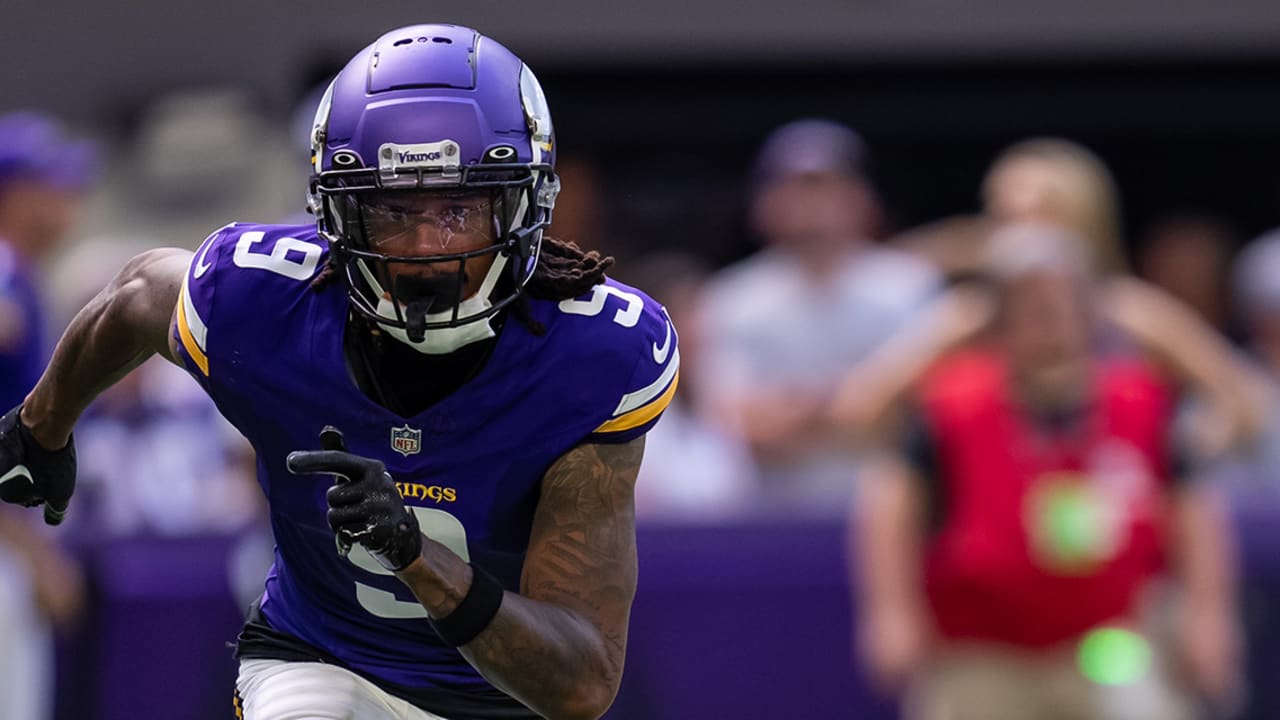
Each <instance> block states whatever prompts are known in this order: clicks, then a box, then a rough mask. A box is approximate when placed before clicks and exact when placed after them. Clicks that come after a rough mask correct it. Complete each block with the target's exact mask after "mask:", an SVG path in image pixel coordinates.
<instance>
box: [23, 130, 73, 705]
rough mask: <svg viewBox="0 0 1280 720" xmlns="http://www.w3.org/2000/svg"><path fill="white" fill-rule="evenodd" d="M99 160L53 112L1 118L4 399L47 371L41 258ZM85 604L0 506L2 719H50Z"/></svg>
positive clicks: (58, 239) (38, 536)
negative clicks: (64, 632) (62, 640)
mask: <svg viewBox="0 0 1280 720" xmlns="http://www.w3.org/2000/svg"><path fill="white" fill-rule="evenodd" d="M93 165H94V149H93V147H92V146H91V145H89V144H88V143H86V142H78V141H74V140H72V139H71V138H69V137H68V136H67V135H66V133H65V132H64V131H63V129H62V127H61V125H60V124H59V123H58V122H57V121H55V120H54V119H53V118H51V117H48V116H46V115H42V114H39V113H34V112H21V113H11V114H8V115H0V402H7V403H18V402H21V401H22V398H23V397H24V396H25V395H26V394H27V392H28V391H29V390H30V389H31V388H32V386H34V385H35V383H36V380H37V379H38V378H39V377H40V372H41V371H42V370H43V369H44V364H45V362H46V360H47V358H48V352H49V347H48V344H47V342H46V334H45V331H46V324H47V322H48V320H47V317H46V311H45V305H44V297H43V295H42V292H41V282H40V277H39V274H40V271H41V268H40V263H41V261H42V260H44V259H45V258H47V257H49V256H50V255H51V254H53V253H54V252H56V251H57V250H58V248H59V247H60V246H61V244H62V241H63V239H64V238H65V237H66V235H67V233H68V232H69V231H70V229H71V227H72V225H73V223H74V221H75V217H76V209H77V206H78V204H79V201H80V199H81V196H82V194H83V192H84V190H85V189H86V188H87V185H88V183H89V181H90V180H91V178H92V169H93ZM8 478H9V475H5V474H3V473H0V483H3V482H4V480H7V479H8ZM81 603H82V580H81V577H80V572H79V569H78V568H77V567H76V566H75V565H74V564H73V563H72V562H71V560H70V559H69V558H68V557H67V556H66V555H65V554H64V553H63V552H62V551H61V550H60V549H59V548H58V547H57V546H56V545H54V544H53V543H52V542H50V541H49V540H48V539H47V538H46V537H45V536H44V535H43V534H42V533H40V532H39V529H38V528H35V527H32V525H31V524H30V521H29V519H28V518H27V517H26V516H25V515H21V514H18V513H17V511H15V510H13V509H12V508H7V507H6V508H0V648H3V649H4V650H3V652H0V718H6V719H7V718H14V719H15V720H16V719H18V718H23V719H26V718H30V719H31V720H40V719H41V718H47V717H49V715H50V713H51V711H52V691H53V687H52V686H53V656H52V653H53V650H52V634H51V633H52V628H53V627H55V626H65V625H67V624H69V623H71V622H72V621H73V620H74V619H75V617H76V616H77V615H78V613H79V608H80V605H81Z"/></svg>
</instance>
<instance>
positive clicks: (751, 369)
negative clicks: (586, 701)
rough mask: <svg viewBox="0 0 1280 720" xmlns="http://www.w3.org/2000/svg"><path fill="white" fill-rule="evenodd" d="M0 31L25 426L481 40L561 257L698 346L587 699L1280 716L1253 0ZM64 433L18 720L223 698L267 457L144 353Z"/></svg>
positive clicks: (1274, 424)
mask: <svg viewBox="0 0 1280 720" xmlns="http://www.w3.org/2000/svg"><path fill="white" fill-rule="evenodd" d="M3 18H4V20H3V23H0V68H3V71H0V241H2V242H0V395H5V396H4V397H3V399H4V400H5V401H7V402H8V404H6V405H4V406H3V407H4V408H5V409H7V408H8V407H11V406H12V405H14V404H16V403H17V402H20V400H21V398H22V397H23V395H24V393H25V392H26V389H27V388H29V386H30V383H31V382H33V381H34V377H33V376H32V373H33V372H35V373H38V371H39V369H40V368H42V367H43V363H44V361H45V359H46V358H47V355H48V352H49V351H50V350H51V347H52V342H53V341H54V339H56V337H57V336H58V334H59V333H60V332H61V330H62V329H63V328H64V327H65V326H66V323H67V322H68V321H69V320H70V318H71V317H72V316H73V315H74V313H75V311H76V310H78V309H79V308H80V307H81V306H82V305H83V304H84V303H85V302H87V301H88V300H89V299H90V298H91V297H92V296H93V295H94V294H95V293H96V292H97V290H98V289H100V288H101V287H102V286H103V285H105V284H106V283H107V282H108V281H109V280H110V279H111V277H112V276H113V275H114V274H115V272H116V271H117V270H118V269H119V268H120V267H121V265H123V263H124V262H125V261H126V260H127V259H128V258H129V257H131V256H132V255H134V254H136V253H137V252H138V251H140V250H141V249H145V248H148V247H154V246H159V245H174V246H180V247H186V248H195V247H196V246H197V245H198V244H199V243H200V242H201V241H202V240H203V239H204V238H205V237H206V236H207V235H208V234H209V233H210V232H212V231H213V230H215V229H217V228H218V227H220V226H222V225H224V224H226V223H227V222H230V221H233V220H246V221H257V222H277V221H291V222H306V221H308V220H307V218H308V217H309V216H306V215H305V212H304V194H305V190H306V181H307V174H308V171H309V168H308V165H307V154H308V149H307V145H306V143H307V138H308V133H309V131H310V125H311V120H312V116H313V114H314V110H315V106H316V104H317V102H318V98H319V94H320V92H321V91H322V89H323V87H324V85H325V84H327V82H328V80H329V79H330V78H331V77H332V75H333V74H334V73H336V72H337V70H338V69H340V68H341V65H342V63H344V62H345V61H346V59H347V58H349V57H350V56H351V55H352V54H354V53H355V52H356V51H358V50H359V49H360V48H361V47H363V46H364V45H366V44H368V43H369V42H371V41H372V40H373V39H375V38H376V37H377V36H378V35H380V34H381V33H383V32H385V31H387V30H389V29H391V28H394V27H397V26H400V25H406V24H411V23H416V22H456V23H459V24H465V25H470V26H473V27H476V28H478V29H479V30H480V31H481V32H483V33H485V34H487V35H490V36H492V37H494V38H496V39H498V40H499V41H500V42H502V43H504V44H506V45H507V46H508V47H510V48H511V49H512V50H513V51H514V52H516V54H518V55H519V56H520V57H521V58H522V59H524V60H525V61H526V62H527V63H528V64H529V65H530V66H531V67H532V68H533V69H534V70H535V71H536V72H537V74H538V76H539V78H540V80H541V82H542V85H543V87H544V89H545V91H546V94H547V97H548V101H549V103H550V106H551V109H552V113H553V117H554V119H555V123H556V130H557V141H558V147H559V158H558V164H559V167H558V170H559V172H560V174H561V176H562V180H563V185H564V191H563V193H562V195H561V198H560V202H559V204H558V205H557V209H556V214H555V224H554V227H553V231H554V233H555V234H556V235H558V236H559V237H562V238H566V239H569V240H573V241H575V242H578V243H579V244H581V245H583V246H586V247H590V248H594V249H598V250H600V251H602V252H605V253H609V254H612V255H614V256H615V257H616V258H617V259H618V264H617V266H616V269H615V273H614V274H615V275H616V277H618V278H619V279H621V280H623V281H624V282H629V283H632V284H635V285H637V286H638V287H641V288H642V289H644V290H645V291H646V292H648V293H649V294H650V295H652V296H654V297H655V298H657V299H658V300H659V301H661V302H662V303H664V304H665V305H666V306H667V307H668V309H669V311H670V313H671V315H672V317H673V319H674V321H675V324H676V326H677V328H678V329H679V332H680V343H681V346H682V355H683V357H684V372H683V374H682V375H683V378H682V383H681V393H680V395H679V397H678V398H677V401H676V403H675V404H673V405H672V407H671V409H669V410H668V412H667V414H666V416H664V419H663V421H662V422H661V423H660V424H659V425H658V427H657V428H656V429H655V430H654V431H653V433H652V434H651V438H650V443H649V449H648V452H647V455H646V460H645V466H644V468H643V470H642V474H641V479H640V482H639V485H638V488H637V512H638V513H639V515H640V520H641V524H640V531H639V532H640V538H639V540H640V559H641V581H640V589H639V592H638V595H637V598H636V602H635V609H634V613H633V618H632V630H631V639H630V647H629V653H628V664H627V673H626V676H625V678H624V682H623V689H622V692H621V694H620V696H619V699H618V701H617V703H616V705H615V707H614V709H613V710H612V711H611V712H610V714H609V716H608V717H610V718H615V719H617V720H621V719H631V718H636V719H638V718H649V719H664V718H708V717H733V718H743V719H746V718H779V717H781V718H789V717H806V718H885V719H888V718H894V717H905V718H908V719H910V718H923V719H926V720H927V719H931V718H939V719H941V718H968V717H974V718H984V719H998V718H1004V717H1008V718H1029V719H1034V718H1040V717H1045V718H1050V717H1052V718H1077V717H1079V718H1093V717H1097V718H1116V719H1117V720H1118V719H1120V718H1135V719H1136V718H1148V717H1150V718H1181V717H1202V718H1259V719H1265V718H1280V684H1278V683H1277V682H1275V681H1276V680H1278V679H1280V530H1278V529H1277V528H1280V523H1278V522H1277V521H1278V520H1280V419H1273V414H1274V410H1275V409H1280V402H1277V400H1276V397H1275V388H1276V383H1277V380H1278V379H1280V235H1272V234H1270V232H1271V230H1272V228H1277V227H1280V93H1277V92H1276V88H1277V87H1280V50H1277V48H1280V13H1277V12H1275V8H1274V3H1273V2H1270V0H1233V1H1231V2H1221V1H1215V0H1109V1H1107V2H1098V1H1096V0H1079V1H1077V2H1073V3H1061V2H1050V1H1049V0H1020V1H1018V2H1012V1H1010V0H985V1H983V2H959V1H957V0H895V1H894V2H887V1H885V0H858V1H856V2H848V1H837V0H813V1H811V2H798V3H786V4H783V3H779V2H777V0H739V2H736V3H733V5H732V6H731V7H727V6H725V5H723V4H718V3H710V2H700V1H696V0H695V1H689V0H685V1H683V2H676V1H675V0H652V1H651V2H648V3H642V4H620V5H611V4H604V3H595V2H586V1H585V0H547V1H546V2H542V3H537V4H532V5H530V4H524V5H514V4H512V3H508V2H499V1H497V0H471V1H469V2H466V3H462V2H437V3H431V4H430V5H424V4H422V3H418V2H409V1H407V0H382V1H381V2H378V3H372V4H370V3H366V4H360V5H357V4H354V3H349V2H348V3H338V2H333V1H332V0H311V1H310V2H307V3H291V2H275V3H260V2H249V1H248V0H223V2H220V3H216V4H214V3H211V4H202V5H194V6H178V5H175V4H173V3H161V2H155V1H153V0H136V1H135V2H131V3H127V4H121V3H115V4H113V3H90V2H87V1H86V0H52V1H51V2H44V3H8V4H7V5H6V6H5V7H4V13H3ZM1027 141H1031V142H1027ZM1011 223H1012V224H1013V225H1012V226H1011ZM1011 238H1012V239H1011ZM956 373H960V374H959V375H957V374H956ZM955 388H962V389H964V390H965V392H959V391H956V390H955ZM966 393H967V394H966ZM1134 398H1138V399H1136V400H1135V399H1134ZM1116 408H1122V409H1116ZM984 413H997V415H990V414H984ZM1144 423H1145V424H1144ZM1131 425H1132V426H1133V427H1137V426H1139V425H1141V426H1142V427H1144V428H1147V429H1146V430H1143V431H1141V432H1140V431H1138V430H1132V431H1130V430H1128V429H1126V428H1130V426H1131ZM993 428H995V429H993ZM1099 428H1101V429H1099ZM997 430H998V431H997ZM77 442H78V444H79V447H80V453H81V456H80V463H81V468H82V470H81V485H80V489H79V491H78V494H77V498H76V503H75V505H74V507H75V514H74V517H72V518H71V519H69V521H68V523H67V525H66V526H65V527H64V528H62V529H59V530H58V531H57V532H52V533H51V532H46V531H45V530H44V529H43V528H37V527H34V526H32V525H31V524H30V523H28V522H27V520H29V518H26V516H25V515H23V514H21V513H17V514H15V513H12V512H8V511H4V512H3V513H0V608H3V610H0V616H2V617H0V638H2V639H3V642H2V643H0V648H4V649H0V684H3V683H6V682H7V683H9V684H8V685H3V688H0V720H10V719H11V718H12V719H13V720H27V719H33V720H34V719H39V720H44V719H45V718H53V717H56V718H59V719H62V718H95V719H96V718H102V719H106V718H117V717H119V718H125V717H161V718H192V719H193V720H194V719H199V720H204V719H206V718H222V717H231V713H232V709H231V691H232V687H233V681H234V675H235V666H234V663H233V661H232V659H231V651H230V649H229V647H228V645H227V643H229V642H231V641H233V640H234V638H235V635H236V633H237V631H238V629H239V623H240V620H241V618H242V615H243V612H244V610H245V608H246V607H247V605H248V603H249V602H250V601H251V600H252V599H253V598H254V597H255V596H256V595H257V593H258V592H260V588H261V581H262V578H263V576H264V572H265V568H266V566H267V564H269V562H270V550H271V539H270V532H269V529H267V528H266V524H265V520H264V516H263V513H264V508H263V502H262V500H261V498H260V493H259V491H258V490H257V488H256V487H255V486H254V485H255V483H254V480H253V478H252V468H253V458H252V456H251V452H250V451H249V450H248V448H247V447H246V446H245V445H244V444H243V440H241V439H240V438H239V436H238V435H237V434H236V432H235V431H234V430H233V429H231V428H229V427H227V426H226V425H225V424H224V423H223V422H222V421H221V420H220V419H219V418H218V417H217V415H216V412H215V411H213V410H212V408H211V406H209V405H208V404H207V402H206V401H205V400H204V399H203V397H202V395H201V394H200V393H199V391H198V388H197V387H196V385H195V384H194V383H193V382H190V381H189V379H187V378H185V377H183V374H182V373H181V372H179V371H177V370H174V369H173V368H171V367H169V366H167V365H165V364H163V363H156V362H152V363H149V364H148V365H145V366H144V367H143V368H141V369H140V370H139V371H137V372H136V373H134V375H132V376H130V377H129V378H128V379H127V380H126V381H125V382H123V383H121V384H120V385H118V386H116V387H115V388H113V390H112V391H110V392H109V393H108V394H106V395H104V396H103V397H102V398H101V400H100V401H99V402H98V403H97V404H96V405H95V406H94V407H93V408H92V409H91V410H90V412H89V413H88V414H87V415H86V417H85V419H84V421H83V422H82V424H81V425H80V426H79V427H78V429H77ZM983 443H986V445H985V446H983V445H982V444H983ZM980 446H982V447H984V449H983V450H982V451H981V452H977V453H969V454H966V453H963V452H959V451H957V449H956V448H958V447H959V448H963V447H971V448H976V447H980ZM1117 447H1122V450H1116V448H1117ZM969 455H973V456H975V457H978V459H976V460H974V459H971V458H970V457H969ZM1117 458H1119V459H1117ZM1117 468H1119V469H1117ZM1064 474H1066V475H1070V476H1071V479H1070V480H1069V481H1064V480H1062V478H1063V477H1064ZM1050 477H1051V478H1053V480H1052V482H1050V481H1048V480H1045V478H1050ZM1116 477H1120V478H1122V480H1119V481H1114V482H1113V480H1114V479H1115V478H1116ZM988 478H1002V480H1000V481H999V482H997V481H996V480H988ZM1135 478H1136V479H1135ZM984 483H985V484H984ZM1055 483H1056V484H1055ZM1117 487H1120V488H1121V490H1116V488H1117ZM975 508H978V509H975ZM992 548H996V549H992ZM1009 548H1013V550H1012V551H1008V552H1005V551H1003V550H1001V549H1004V550H1008V549H1009ZM1046 548H1047V549H1046ZM1024 591H1025V592H1024ZM1063 598H1069V599H1071V600H1072V602H1069V603H1067V604H1066V605H1065V606H1064V604H1063V602H1062V600H1063ZM1071 605H1075V606H1085V607H1088V608H1091V609H1092V610H1094V611H1095V612H1093V613H1092V614H1090V612H1083V613H1081V612H1076V611H1075V609H1073V608H1072V607H1071ZM996 612H998V613H1003V617H1005V618H1008V622H1007V623H1003V624H1002V623H994V624H992V623H985V622H982V620H983V617H984V616H989V615H991V614H993V613H996ZM1064 618H1068V619H1064ZM1015 625H1016V626H1018V628H1019V629H1018V630H1017V631H1014V630H1011V629H1010V627H1011V626H1015ZM45 667H51V668H56V669H55V670H53V671H50V672H43V671H42V668H45ZM1027 687H1040V688H1045V690H1044V691H1043V692H1042V693H1040V694H1038V695H1037V694H1036V693H1028V692H1026V691H1025V690H1026V688H1027ZM965 688H968V689H969V690H965ZM1019 688H1021V690H1020V689H1019ZM6 699H8V700H9V704H8V705H5V702H6ZM975 708H976V709H975ZM995 708H1009V709H1007V710H1000V711H999V712H997V710H996V709H995ZM1046 708H1048V709H1046ZM1054 713H1060V714H1054Z"/></svg>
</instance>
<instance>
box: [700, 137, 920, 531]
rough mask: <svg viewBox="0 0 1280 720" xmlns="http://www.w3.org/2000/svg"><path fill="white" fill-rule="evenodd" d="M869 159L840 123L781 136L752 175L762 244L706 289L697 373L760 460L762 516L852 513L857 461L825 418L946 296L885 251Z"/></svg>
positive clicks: (716, 408) (910, 264)
mask: <svg viewBox="0 0 1280 720" xmlns="http://www.w3.org/2000/svg"><path fill="white" fill-rule="evenodd" d="M865 154H866V149H865V147H864V144H863V142H862V139H861V138H860V137H859V136H858V135H857V133H855V132H854V131H853V130H851V129H850V128H848V127H846V126H844V125H841V124H839V123H836V122H832V121H830V120H818V119H805V120H797V121H795V122H792V123H789V124H787V125H784V126H782V127H780V128H778V129H777V130H775V131H774V132H773V133H772V134H771V135H770V136H769V137H768V138H767V139H766V140H765V142H764V145H763V147H762V148H761V149H760V152H759V155H758V156H757V159H756V162H755V168H754V171H753V173H752V176H751V196H750V209H749V216H748V224H749V227H750V230H751V231H752V232H753V234H754V235H755V236H756V237H757V238H758V239H759V240H760V242H761V244H762V245H763V247H762V248H761V249H760V250H759V251H757V252H756V253H755V254H754V255H752V256H751V257H749V258H747V259H745V260H743V261H741V262H739V263H737V264H735V265H732V266H730V267H728V268H726V269H724V270H722V271H720V272H718V273H717V274H716V275H714V276H713V277H712V278H711V280H710V281H709V282H708V284H707V289H706V294H705V307H704V308H703V309H702V311H701V312H700V315H701V317H702V321H703V322H702V327H703V328H704V331H705V333H704V337H703V347H704V353H703V361H702V362H701V365H702V367H701V368H700V369H699V375H700V377H702V378H704V380H705V385H706V387H705V393H706V396H707V399H708V403H709V406H710V407H711V408H712V411H713V412H714V413H715V415H716V417H717V418H718V421H719V422H721V423H723V424H724V425H725V426H726V427H727V428H729V429H731V430H732V431H733V432H736V433H738V434H740V435H741V436H742V437H745V438H746V440H747V442H748V443H749V444H750V446H751V448H752V451H753V452H754V454H755V457H756V459H757V461H758V463H759V465H760V473H761V478H760V480H761V495H760V498H759V501H760V503H761V505H762V507H769V508H773V509H774V510H778V511H783V512H785V511H788V510H801V511H812V512H819V513H821V512H830V511H832V510H833V509H834V508H839V507H842V506H843V501H844V500H846V499H847V498H848V497H849V495H850V492H851V489H852V484H853V476H854V467H855V460H856V453H855V451H854V449H853V448H852V447H851V446H850V445H849V444H848V442H847V441H846V439H845V438H844V437H842V436H840V435H838V434H836V433H834V432H833V431H832V429H831V427H830V424H829V422H828V421H827V418H826V415H825V412H824V411H825V408H826V405H827V402H828V396H829V394H830V391H831V388H832V386H833V385H834V384H835V383H836V381H837V380H838V379H839V378H840V377H841V375H842V374H843V373H844V372H845V370H846V369H847V368H848V367H849V366H851V365H853V364H854V363H857V362H858V361H860V360H861V359H863V357H865V356H866V355H867V353H869V352H870V351H871V350H872V349H873V348H875V347H876V346H877V345H879V344H880V343H881V342H882V341H883V340H884V339H885V338H887V337H888V336H889V335H890V334H891V333H892V332H893V331H894V330H895V329H896V328H898V327H899V326H901V325H902V324H903V323H904V322H907V321H908V319H909V318H910V317H911V316H912V313H913V312H915V311H916V310H917V309H918V308H919V307H920V306H921V305H922V304H923V303H924V302H925V300H926V299H927V298H928V297H929V296H930V295H931V294H933V293H934V292H935V291H936V289H937V287H938V276H937V273H935V272H934V271H933V270H932V269H931V268H929V266H927V265H926V264H925V263H923V262H921V261H919V260H918V259H915V258H913V257H911V256H909V255H907V254H905V253H902V252H898V251H895V250H890V249H887V248H883V247H879V246H877V245H876V243H875V241H874V238H875V236H876V233H877V231H878V229H879V228H878V225H879V221H880V206H879V201H878V198H877V196H876V193H875V190H874V189H873V188H872V186H871V183H870V182H869V180H868V179H867V177H866V176H865V175H864V162H865Z"/></svg>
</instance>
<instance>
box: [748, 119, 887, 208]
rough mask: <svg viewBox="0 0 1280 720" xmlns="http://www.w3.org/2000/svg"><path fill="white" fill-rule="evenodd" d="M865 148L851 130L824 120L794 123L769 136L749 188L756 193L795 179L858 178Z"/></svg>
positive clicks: (754, 169)
mask: <svg viewBox="0 0 1280 720" xmlns="http://www.w3.org/2000/svg"><path fill="white" fill-rule="evenodd" d="M865 164H866V146H865V145H864V144H863V142H862V138H861V137H860V136H859V135H858V133H857V132H855V131H854V130H853V128H851V127H849V126H847V125H844V124H842V123H839V122H836V121H834V120H827V119H825V118H804V119H801V120H793V121H791V122H789V123H787V124H786V125H783V126H782V127H779V128H777V129H776V130H774V131H773V132H772V133H770V134H769V137H767V138H766V139H765V141H764V143H763V144H762V145H761V147H760V150H759V152H758V153H757V155H756V161H755V166H754V168H753V169H752V173H751V185H752V186H753V187H754V188H755V189H756V191H757V192H758V191H759V190H761V189H763V188H765V187H768V186H769V185H772V184H773V183H776V182H778V181H780V180H785V179H787V178H789V177H795V176H797V175H813V174H834V175H844V176H847V177H852V178H858V177H861V176H862V173H863V170H864V166H865Z"/></svg>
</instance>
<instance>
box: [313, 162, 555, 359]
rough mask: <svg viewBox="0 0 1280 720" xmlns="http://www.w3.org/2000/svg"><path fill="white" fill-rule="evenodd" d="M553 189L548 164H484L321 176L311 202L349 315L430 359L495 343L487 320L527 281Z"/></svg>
mask: <svg viewBox="0 0 1280 720" xmlns="http://www.w3.org/2000/svg"><path fill="white" fill-rule="evenodd" d="M433 171H434V172H433ZM558 190H559V183H558V180H557V179H556V177H555V175H554V173H553V172H552V170H551V167H550V166H549V165H535V164H514V163H510V164H508V163H501V164H499V163H486V164H475V165H469V166H464V167H461V168H458V167H456V166H455V167H454V168H448V167H442V168H428V167H413V168H403V169H398V168H393V170H392V171H391V172H388V171H387V169H386V168H382V169H379V170H372V169H370V170H364V169H360V170H338V171H330V172H324V173H320V174H319V175H318V176H317V177H316V179H315V180H314V182H313V187H312V193H313V195H312V197H313V198H314V200H315V202H314V206H315V207H316V210H318V211H319V213H320V217H319V226H320V229H321V234H322V235H323V236H324V237H325V239H327V240H328V241H329V243H330V246H331V248H332V252H333V253H334V258H335V260H336V261H337V262H338V264H339V265H340V266H341V267H342V269H343V276H344V278H345V280H346V283H347V287H348V292H349V294H350V297H351V301H352V306H353V307H354V308H355V309H356V311H358V312H359V313H361V314H362V315H364V316H365V317H366V318H368V319H370V320H372V321H373V322H375V323H377V324H378V325H379V326H380V327H382V328H383V329H384V330H385V331H387V332H388V333H389V334H391V335H392V336H393V337H396V338H397V339H399V340H401V341H402V342H405V343H406V344H408V345H410V346H411V347H413V348H414V349H416V350H419V351H420V352H424V353H428V354H440V353H447V352H452V351H453V350H456V349H457V348H458V347H461V346H463V345H466V344H469V343H472V342H476V341H478V340H483V339H485V338H488V337H492V336H493V334H494V331H493V329H492V325H491V322H490V320H491V318H493V317H494V315H496V314H497V313H498V312H499V311H501V310H502V309H503V308H505V307H507V306H508V305H510V304H511V303H512V302H514V301H515V300H516V299H517V298H518V297H519V294H520V292H521V290H522V289H523V287H524V285H525V283H526V282H527V281H528V280H529V278H530V277H531V276H532V274H533V270H534V267H535V266H536V264H537V258H538V251H539V248H540V245H541V239H542V232H543V229H544V228H545V227H546V226H547V225H548V224H550V220H551V206H552V205H554V202H555V195H556V192H557V191H558ZM486 258H491V260H490V261H488V262H486Z"/></svg>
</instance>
